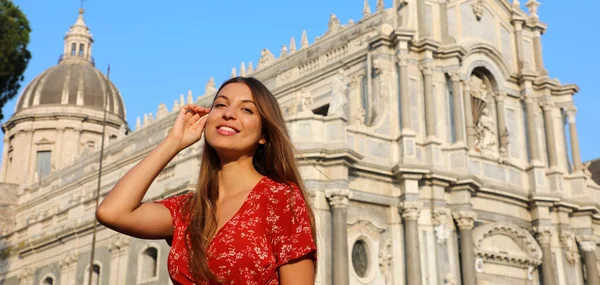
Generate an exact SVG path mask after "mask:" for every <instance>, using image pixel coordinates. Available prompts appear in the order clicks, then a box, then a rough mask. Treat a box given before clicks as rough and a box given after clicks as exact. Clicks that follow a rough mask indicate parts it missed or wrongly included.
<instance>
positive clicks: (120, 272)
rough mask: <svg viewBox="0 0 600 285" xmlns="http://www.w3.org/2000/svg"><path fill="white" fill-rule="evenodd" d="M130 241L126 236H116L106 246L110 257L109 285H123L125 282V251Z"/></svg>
mask: <svg viewBox="0 0 600 285" xmlns="http://www.w3.org/2000/svg"><path fill="white" fill-rule="evenodd" d="M130 240H131V238H129V237H127V236H124V235H117V236H114V237H113V238H112V240H111V242H110V245H109V246H108V249H109V250H110V257H111V261H110V280H109V283H108V284H109V285H125V284H126V282H127V250H128V248H129V243H130Z"/></svg>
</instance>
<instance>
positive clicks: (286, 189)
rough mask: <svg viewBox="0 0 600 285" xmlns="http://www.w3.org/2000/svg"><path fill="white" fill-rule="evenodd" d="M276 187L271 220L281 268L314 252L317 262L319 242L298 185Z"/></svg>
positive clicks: (270, 201)
mask: <svg viewBox="0 0 600 285" xmlns="http://www.w3.org/2000/svg"><path fill="white" fill-rule="evenodd" d="M280 185H281V186H279V187H273V188H272V192H271V195H272V197H270V199H269V204H270V205H269V206H270V207H269V215H268V223H269V227H270V234H271V240H272V245H273V251H274V254H275V259H276V262H277V267H279V266H281V265H284V264H287V263H288V262H289V261H290V260H293V259H296V258H300V257H303V256H305V255H307V254H310V256H309V257H310V258H311V259H312V260H314V261H316V255H315V253H316V249H317V247H316V245H315V240H314V239H313V232H312V228H311V224H310V216H309V212H308V206H307V204H306V201H305V200H304V197H303V196H302V192H301V190H300V189H299V188H298V186H297V185H295V184H290V185H286V184H280Z"/></svg>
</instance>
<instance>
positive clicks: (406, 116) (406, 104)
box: [397, 55, 412, 135]
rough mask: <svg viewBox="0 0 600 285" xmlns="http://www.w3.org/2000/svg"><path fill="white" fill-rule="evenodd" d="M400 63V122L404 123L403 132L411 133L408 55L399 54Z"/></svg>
mask: <svg viewBox="0 0 600 285" xmlns="http://www.w3.org/2000/svg"><path fill="white" fill-rule="evenodd" d="M397 60H398V65H399V66H400V113H401V114H400V116H401V117H400V122H401V124H402V134H403V135H404V134H406V133H410V134H412V130H411V126H412V125H411V122H410V92H409V89H408V58H407V56H406V55H398V58H397Z"/></svg>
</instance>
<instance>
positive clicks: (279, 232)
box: [157, 177, 316, 285]
mask: <svg viewBox="0 0 600 285" xmlns="http://www.w3.org/2000/svg"><path fill="white" fill-rule="evenodd" d="M191 197H193V193H188V194H184V195H179V196H175V197H170V198H167V199H164V200H161V201H157V203H160V204H162V205H164V206H165V207H167V208H168V209H169V211H170V212H171V217H172V221H173V237H172V238H171V239H170V240H167V242H168V243H169V244H170V245H171V251H170V252H169V257H168V262H167V266H168V271H169V275H170V277H171V280H172V281H173V284H174V285H179V284H181V285H189V284H195V283H194V282H193V280H192V277H191V274H190V270H189V269H188V251H187V248H186V245H185V243H184V236H185V229H186V226H187V224H186V221H185V220H184V219H183V217H182V215H181V206H182V205H183V204H184V202H185V201H186V199H189V198H191ZM307 207H308V206H307V204H306V201H304V197H303V196H302V193H301V191H300V189H299V188H298V186H297V185H295V184H293V183H290V184H286V183H279V182H276V181H273V180H272V179H269V178H267V177H263V178H262V179H261V180H260V181H259V182H258V183H257V184H256V186H255V187H254V188H253V189H252V191H250V193H249V194H248V197H247V198H246V200H245V201H244V203H243V204H242V206H241V207H240V209H239V210H238V212H237V213H236V214H235V215H234V216H233V217H232V218H231V219H230V220H229V221H228V222H226V223H225V224H224V225H223V227H222V228H221V229H220V230H219V231H218V232H217V233H216V234H215V236H214V237H213V239H212V241H211V242H210V244H209V247H208V265H209V267H210V269H211V270H212V272H213V273H214V274H215V275H217V276H219V277H221V278H224V279H225V280H228V281H229V282H230V283H228V284H257V285H258V284H269V285H274V284H279V274H278V271H277V269H278V268H279V267H280V266H282V265H284V264H286V263H288V262H289V261H290V260H293V259H296V258H299V257H302V256H305V255H307V254H310V257H311V258H312V259H313V260H314V261H315V262H316V245H315V241H314V239H313V235H312V229H311V227H310V219H309V215H308V208H307ZM185 238H186V239H188V240H189V236H186V237H185ZM200 284H203V285H204V284H209V283H207V282H202V283H200Z"/></svg>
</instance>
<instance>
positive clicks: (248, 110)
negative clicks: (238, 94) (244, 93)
mask: <svg viewBox="0 0 600 285" xmlns="http://www.w3.org/2000/svg"><path fill="white" fill-rule="evenodd" d="M242 110H243V111H244V112H246V113H248V114H254V112H252V110H250V109H248V108H243V109H242Z"/></svg>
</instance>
